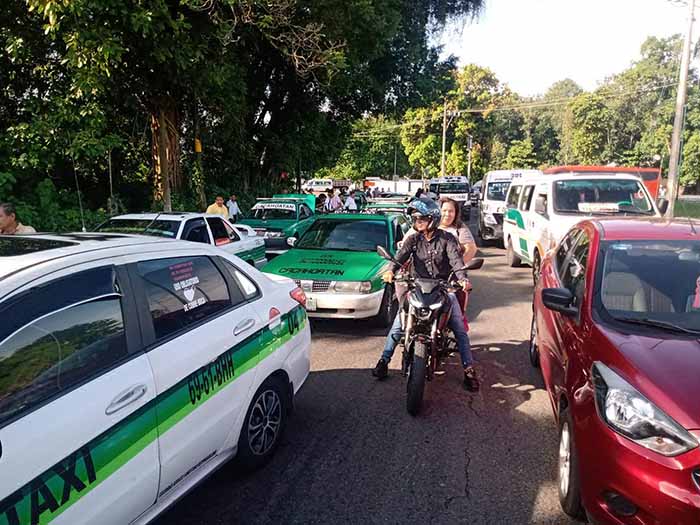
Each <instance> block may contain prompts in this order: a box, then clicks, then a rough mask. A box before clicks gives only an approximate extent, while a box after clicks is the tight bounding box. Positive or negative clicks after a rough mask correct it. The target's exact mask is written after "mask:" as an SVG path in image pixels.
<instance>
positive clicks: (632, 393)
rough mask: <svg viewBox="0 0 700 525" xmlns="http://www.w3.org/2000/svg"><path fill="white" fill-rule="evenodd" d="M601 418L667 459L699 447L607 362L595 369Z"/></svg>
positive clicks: (594, 367)
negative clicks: (606, 364) (608, 365)
mask: <svg viewBox="0 0 700 525" xmlns="http://www.w3.org/2000/svg"><path fill="white" fill-rule="evenodd" d="M591 372H592V374H593V383H594V385H595V395H596V406H597V408H598V415H599V416H600V417H601V419H602V420H603V421H605V422H606V423H607V424H608V426H609V427H610V428H612V429H613V430H614V431H615V432H617V433H618V434H621V435H623V436H625V437H626V438H628V439H630V440H632V441H634V442H635V443H637V444H638V445H641V446H643V447H645V448H648V449H649V450H653V451H654V452H658V453H659V454H662V455H664V456H677V455H679V454H682V453H684V452H687V451H689V450H692V449H694V448H695V447H697V446H698V442H697V440H696V439H695V438H694V437H693V436H692V435H691V434H690V433H689V432H688V431H687V430H685V429H684V428H683V427H682V426H680V425H679V424H678V423H676V422H675V421H674V420H673V419H672V418H671V417H670V416H668V415H667V414H666V413H664V412H663V411H662V410H661V409H660V408H658V407H657V406H656V405H654V403H652V402H651V401H649V400H648V399H647V398H646V397H644V396H643V395H642V394H641V393H640V392H639V391H638V390H637V389H636V388H634V387H633V386H632V385H630V384H629V383H628V382H627V381H625V380H624V379H622V378H621V377H620V376H619V375H618V374H616V373H615V372H613V371H612V370H611V369H610V368H608V367H607V366H605V365H604V364H603V363H600V362H596V363H594V364H593V369H592V371H591Z"/></svg>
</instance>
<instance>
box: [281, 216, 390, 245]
mask: <svg viewBox="0 0 700 525" xmlns="http://www.w3.org/2000/svg"><path fill="white" fill-rule="evenodd" d="M388 245H389V241H388V228H387V225H386V222H384V221H377V220H366V221H357V220H353V221H342V220H318V221H316V222H315V223H314V224H313V225H312V226H311V228H309V230H308V231H307V232H306V233H305V234H304V236H303V237H302V238H301V239H300V240H299V242H298V243H297V244H296V246H295V247H296V248H301V249H307V250H340V251H351V252H373V251H375V250H376V249H377V246H383V247H384V248H386V247H387V246H388Z"/></svg>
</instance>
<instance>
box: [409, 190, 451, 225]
mask: <svg viewBox="0 0 700 525" xmlns="http://www.w3.org/2000/svg"><path fill="white" fill-rule="evenodd" d="M406 211H407V212H408V214H409V215H410V216H411V217H413V219H414V220H415V219H416V218H418V217H427V218H429V219H430V223H429V224H428V230H430V231H432V230H435V229H437V227H438V226H439V225H440V219H441V215H442V214H441V213H440V207H439V206H438V205H437V203H436V202H435V201H434V200H433V199H428V198H420V199H414V200H412V201H411V202H410V203H409V205H408V208H407V210H406Z"/></svg>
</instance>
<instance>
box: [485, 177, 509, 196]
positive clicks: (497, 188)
mask: <svg viewBox="0 0 700 525" xmlns="http://www.w3.org/2000/svg"><path fill="white" fill-rule="evenodd" d="M508 188H510V181H505V182H489V183H488V185H487V186H486V200H490V201H505V200H506V193H508Z"/></svg>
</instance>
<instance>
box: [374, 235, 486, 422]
mask: <svg viewBox="0 0 700 525" xmlns="http://www.w3.org/2000/svg"><path fill="white" fill-rule="evenodd" d="M377 253H378V254H379V255H380V256H381V257H383V258H384V259H386V260H388V261H391V262H394V263H397V261H396V260H395V259H394V258H393V257H392V256H391V254H390V253H389V252H388V251H387V250H386V249H385V248H384V247H382V246H377ZM483 265H484V260H483V259H472V260H471V261H469V262H468V263H467V264H466V266H465V267H464V268H461V270H465V271H466V270H478V269H479V268H481V267H482V266H483ZM450 277H452V275H450ZM394 281H395V282H397V283H404V284H405V285H406V287H407V293H406V298H405V300H404V301H403V304H402V306H401V309H400V311H399V315H400V316H401V318H400V319H401V330H402V332H403V334H404V335H403V338H402V340H401V341H400V343H402V344H403V350H402V352H401V375H403V376H404V377H406V378H407V381H406V410H407V411H408V413H409V414H411V415H412V416H415V415H417V414H418V412H419V411H420V409H421V406H422V404H423V395H424V392H425V384H426V382H429V381H432V380H433V378H434V376H435V371H436V370H437V368H438V365H439V364H440V362H441V361H442V360H443V359H445V358H446V357H447V356H448V355H449V353H450V351H451V349H453V348H454V347H455V346H456V342H455V341H454V338H452V337H450V336H449V330H448V327H447V323H448V321H449V320H450V313H451V301H450V298H449V295H448V294H449V293H454V292H455V291H457V290H459V289H461V286H460V285H459V283H458V282H457V281H455V280H453V279H448V280H446V281H445V280H441V279H423V278H415V277H411V276H410V275H408V274H407V273H403V274H400V275H398V276H397V277H396V278H395V279H394Z"/></svg>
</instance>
